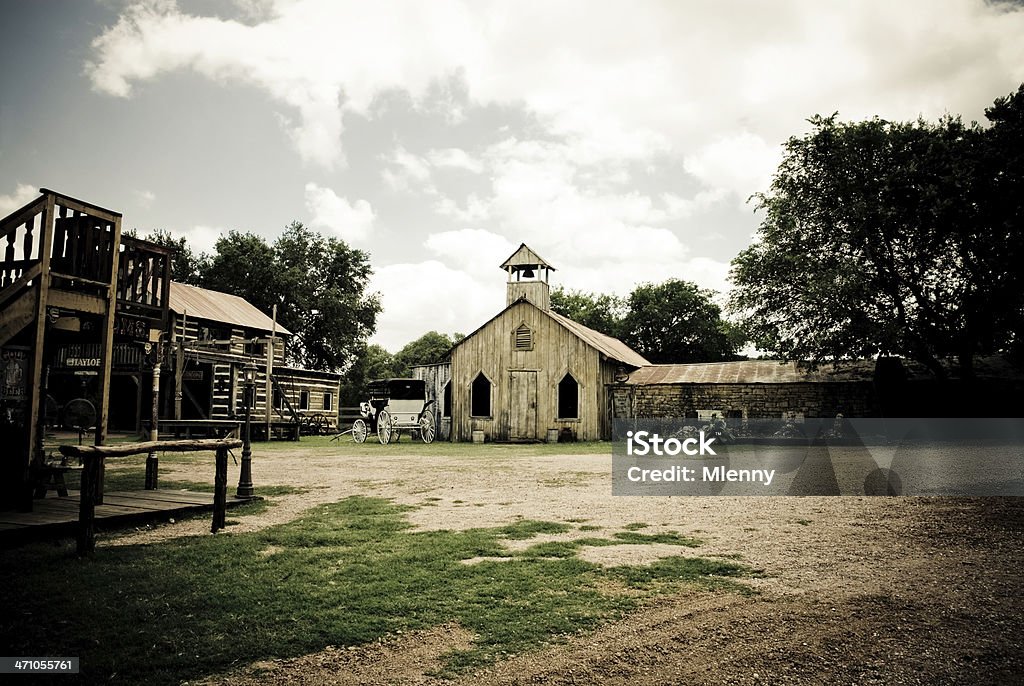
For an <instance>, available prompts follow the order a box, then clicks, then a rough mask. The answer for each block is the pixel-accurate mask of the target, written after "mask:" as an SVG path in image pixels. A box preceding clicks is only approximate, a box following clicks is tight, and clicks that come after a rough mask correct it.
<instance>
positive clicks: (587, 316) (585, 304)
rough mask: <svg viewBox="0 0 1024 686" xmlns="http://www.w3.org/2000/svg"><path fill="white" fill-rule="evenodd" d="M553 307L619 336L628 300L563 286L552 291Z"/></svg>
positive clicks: (589, 325) (588, 324)
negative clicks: (571, 289)
mask: <svg viewBox="0 0 1024 686" xmlns="http://www.w3.org/2000/svg"><path fill="white" fill-rule="evenodd" d="M551 309H552V311H554V312H557V313H559V314H561V315H564V316H566V317H568V318H569V319H571V320H573V321H574V322H579V323H580V324H582V325H583V326H587V327H590V328H591V329H594V330H595V331H600V332H601V333H603V334H607V335H609V336H613V337H615V338H618V337H619V336H620V331H619V329H620V327H621V324H622V318H623V317H624V316H625V315H626V301H625V300H624V299H623V298H620V297H619V296H617V295H605V294H598V293H585V292H583V291H575V290H574V291H567V290H565V289H564V288H562V287H561V286H559V287H558V288H555V289H554V290H553V291H551Z"/></svg>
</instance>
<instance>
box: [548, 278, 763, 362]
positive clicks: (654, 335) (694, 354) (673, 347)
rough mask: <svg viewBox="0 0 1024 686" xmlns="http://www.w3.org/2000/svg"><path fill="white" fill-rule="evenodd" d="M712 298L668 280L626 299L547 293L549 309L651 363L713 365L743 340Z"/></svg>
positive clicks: (643, 287)
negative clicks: (624, 346)
mask: <svg viewBox="0 0 1024 686" xmlns="http://www.w3.org/2000/svg"><path fill="white" fill-rule="evenodd" d="M713 298H714V293H713V292H712V291H709V290H704V289H701V288H698V287H697V286H696V285H695V284H692V283H690V282H688V281H681V280H679V279H670V280H668V281H666V282H664V283H661V284H657V285H655V284H643V285H641V286H637V287H636V288H635V289H634V290H633V292H632V293H630V295H629V297H628V298H621V297H619V296H616V295H604V294H597V293H585V292H582V291H566V290H565V289H563V288H561V287H559V288H556V289H555V290H553V291H552V292H551V309H552V310H553V311H555V312H558V313H559V314H562V315H565V316H566V317H569V318H570V319H572V320H573V321H576V322H579V323H580V324H583V325H584V326H588V327H590V328H591V329H595V330H597V331H600V332H601V333H603V334H607V335H609V336H613V337H615V338H620V339H622V341H623V342H625V343H626V344H627V345H629V346H630V347H631V348H633V349H634V350H636V351H637V352H639V353H640V354H642V355H643V356H644V357H646V358H647V359H648V360H650V361H651V362H676V363H686V362H716V361H720V360H731V359H736V351H737V350H739V348H740V347H741V346H742V345H743V343H744V337H743V336H742V335H741V334H740V333H739V331H738V330H737V329H736V328H735V327H734V326H732V325H731V324H730V323H729V322H727V321H725V320H724V319H722V311H721V308H720V307H719V306H718V305H716V304H715V302H714V300H713Z"/></svg>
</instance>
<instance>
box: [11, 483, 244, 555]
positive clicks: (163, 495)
mask: <svg viewBox="0 0 1024 686" xmlns="http://www.w3.org/2000/svg"><path fill="white" fill-rule="evenodd" d="M78 493H79V492H78V491H68V495H67V497H64V498H62V497H56V496H53V495H49V494H48V496H47V497H46V498H40V499H38V500H33V501H32V512H13V511H9V512H3V511H0V545H11V544H17V543H23V542H26V541H31V540H38V539H42V538H52V537H57V536H65V535H67V536H71V535H74V533H75V531H77V527H78ZM247 502H250V501H249V500H242V499H238V498H235V497H231V496H229V497H228V499H227V506H228V507H233V506H235V505H241V504H242V503H247ZM212 510H213V493H197V492H195V491H179V490H156V491H111V492H108V493H104V494H103V504H102V505H97V506H96V525H97V526H98V527H102V528H113V527H122V526H127V525H131V524H135V523H140V522H145V521H151V520H154V519H164V518H166V517H170V516H174V515H182V514H191V513H195V512H203V511H212Z"/></svg>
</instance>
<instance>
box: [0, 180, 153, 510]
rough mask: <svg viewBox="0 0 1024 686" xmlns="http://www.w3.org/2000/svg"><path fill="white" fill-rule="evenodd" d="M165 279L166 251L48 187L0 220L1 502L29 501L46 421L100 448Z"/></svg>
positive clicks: (133, 386) (134, 384) (105, 213)
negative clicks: (119, 379)
mask: <svg viewBox="0 0 1024 686" xmlns="http://www.w3.org/2000/svg"><path fill="white" fill-rule="evenodd" d="M169 286H170V250H168V249H167V248H163V247H161V246H158V245H154V244H152V243H148V242H146V241H141V240H138V239H135V238H132V237H123V236H121V214H120V213H118V212H114V211H112V210H108V209H105V208H102V207H98V206H96V205H93V204H91V203H87V202H84V201H82V200H77V199H75V198H71V197H69V196H66V195H62V194H60V193H56V192H54V191H51V190H48V189H45V188H44V189H42V190H41V191H40V197H39V198H37V199H35V200H33V201H32V202H30V203H28V204H27V205H25V206H24V207H22V208H20V209H18V210H15V211H14V212H12V213H11V214H9V215H7V216H6V217H4V218H3V219H0V365H2V369H0V374H2V377H3V385H2V387H0V444H2V445H3V446H4V449H3V450H2V451H0V506H11V505H16V506H18V507H20V508H22V509H30V508H31V487H30V485H31V483H32V481H33V480H34V478H35V476H36V474H37V473H38V472H39V471H40V470H42V469H43V468H44V462H45V455H44V453H43V449H42V447H43V432H44V430H45V428H46V426H47V424H48V423H51V422H53V421H57V418H61V419H62V420H63V421H69V422H71V423H73V424H74V425H75V426H76V427H78V428H80V429H83V430H89V431H90V432H91V433H93V434H94V440H95V442H96V443H97V444H102V443H104V442H105V440H106V435H107V429H108V425H109V424H110V419H111V415H112V414H113V413H112V412H111V405H110V403H109V401H110V398H111V396H112V395H113V393H112V387H113V386H114V385H115V383H114V382H115V379H116V375H117V374H118V373H121V374H123V377H124V378H126V379H128V380H127V381H126V382H125V383H127V388H129V389H130V390H131V392H126V393H123V397H124V402H126V403H130V404H131V405H132V406H133V407H137V406H138V404H139V402H140V396H139V388H140V387H141V386H140V383H141V381H140V378H139V374H140V368H139V365H140V364H141V363H142V360H143V359H144V358H145V356H146V355H147V354H149V353H152V352H153V350H154V346H153V344H152V341H154V340H156V338H157V337H158V336H159V335H160V332H161V331H162V330H163V328H164V326H165V324H166V321H167V316H168V314H167V312H168V311H167V304H168V290H169ZM115 353H116V354H115ZM70 395H75V396H76V397H74V398H71V400H68V401H67V402H64V400H65V399H66V398H68V397H69V396H70ZM34 472H35V473H36V474H34Z"/></svg>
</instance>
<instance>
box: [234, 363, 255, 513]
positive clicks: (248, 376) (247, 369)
mask: <svg viewBox="0 0 1024 686" xmlns="http://www.w3.org/2000/svg"><path fill="white" fill-rule="evenodd" d="M242 375H243V377H242V378H243V385H244V388H245V433H244V434H243V435H242V471H241V473H240V474H239V475H238V490H237V491H235V496H236V497H238V498H252V497H253V495H254V494H253V488H252V446H251V444H250V442H249V438H250V433H249V431H250V426H251V425H250V419H251V415H252V404H253V400H254V398H253V395H255V394H254V393H253V391H254V390H255V387H256V365H254V364H253V363H252V361H249V362H248V363H246V365H245V366H244V367H242Z"/></svg>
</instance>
